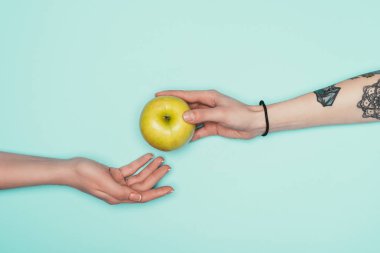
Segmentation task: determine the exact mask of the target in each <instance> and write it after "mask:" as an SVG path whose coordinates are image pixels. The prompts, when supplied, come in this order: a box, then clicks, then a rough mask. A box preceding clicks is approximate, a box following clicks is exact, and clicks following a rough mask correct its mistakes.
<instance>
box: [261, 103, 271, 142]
mask: <svg viewBox="0 0 380 253" xmlns="http://www.w3.org/2000/svg"><path fill="white" fill-rule="evenodd" d="M260 105H262V106H263V108H264V114H265V123H266V127H265V132H264V133H263V134H262V135H261V136H266V135H267V134H268V132H269V119H268V111H267V106H266V105H265V103H264V101H263V100H261V101H260Z"/></svg>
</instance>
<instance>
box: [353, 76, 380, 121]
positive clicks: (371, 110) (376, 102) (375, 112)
mask: <svg viewBox="0 0 380 253" xmlns="http://www.w3.org/2000/svg"><path fill="white" fill-rule="evenodd" d="M357 106H358V107H359V108H360V109H362V110H363V116H362V117H363V118H375V119H379V120H380V80H378V81H377V82H376V83H374V84H372V85H368V86H365V87H364V88H363V97H362V100H360V101H359V103H358V105H357Z"/></svg>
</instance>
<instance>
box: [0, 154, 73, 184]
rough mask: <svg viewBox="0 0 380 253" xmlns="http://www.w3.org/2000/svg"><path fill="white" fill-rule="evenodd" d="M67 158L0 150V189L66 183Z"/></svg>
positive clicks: (67, 171) (67, 172) (68, 170)
mask: <svg viewBox="0 0 380 253" xmlns="http://www.w3.org/2000/svg"><path fill="white" fill-rule="evenodd" d="M69 172H70V162H69V160H62V159H51V158H43V157H34V156H25V155H17V154H11V153H3V152H0V189H6V188H14V187H21V186H32V185H42V184H58V185H64V184H67V182H68V178H69V175H68V174H69Z"/></svg>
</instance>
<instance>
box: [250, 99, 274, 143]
mask: <svg viewBox="0 0 380 253" xmlns="http://www.w3.org/2000/svg"><path fill="white" fill-rule="evenodd" d="M248 110H249V112H250V117H249V118H250V121H249V129H250V132H252V133H253V134H254V136H257V135H262V134H263V133H264V132H265V129H266V122H265V113H264V108H263V107H262V106H261V105H251V106H248ZM269 131H270V129H269Z"/></svg>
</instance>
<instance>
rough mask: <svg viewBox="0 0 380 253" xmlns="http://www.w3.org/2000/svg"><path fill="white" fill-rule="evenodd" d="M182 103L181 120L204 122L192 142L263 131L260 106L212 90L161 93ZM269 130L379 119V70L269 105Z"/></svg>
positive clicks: (158, 94) (246, 137)
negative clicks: (186, 108) (185, 107)
mask: <svg viewBox="0 0 380 253" xmlns="http://www.w3.org/2000/svg"><path fill="white" fill-rule="evenodd" d="M156 95H157V96H163V95H169V96H170V95H172V96H177V97H180V98H182V99H184V100H186V101H187V102H188V103H189V104H190V107H191V108H192V110H191V111H188V112H186V113H185V114H184V115H183V117H184V119H185V120H186V121H187V122H189V123H193V124H199V123H203V125H204V127H202V128H200V129H198V130H197V131H196V132H195V134H194V137H193V140H197V139H200V138H202V137H206V136H210V135H220V136H224V137H229V138H242V139H250V138H253V137H255V136H257V135H261V134H262V133H263V132H264V131H265V125H266V124H265V116H264V112H263V108H262V106H249V105H247V104H244V103H241V102H239V101H237V100H235V99H233V98H230V97H228V96H225V95H223V94H220V93H219V92H217V91H163V92H159V93H157V94H156ZM268 115H269V123H270V129H269V131H270V132H274V131H282V130H290V129H299V128H306V127H312V126H320V125H334V124H350V123H360V122H372V121H379V120H380V71H375V72H370V73H367V74H363V75H360V76H357V77H353V78H351V79H348V80H345V81H343V82H340V83H337V84H334V85H331V86H328V87H326V88H323V89H320V90H317V91H314V92H311V93H308V94H306V95H303V96H300V97H297V98H294V99H291V100H288V101H284V102H280V103H276V104H272V105H268Z"/></svg>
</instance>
